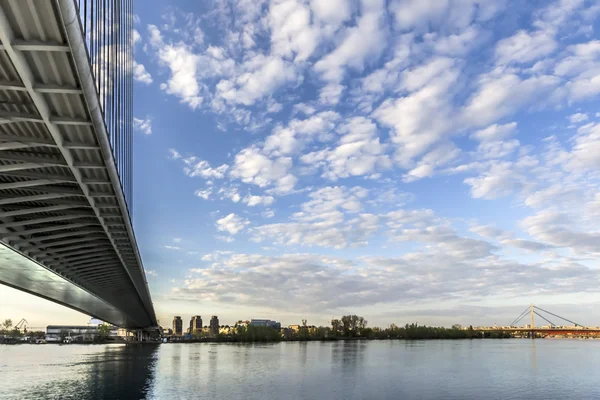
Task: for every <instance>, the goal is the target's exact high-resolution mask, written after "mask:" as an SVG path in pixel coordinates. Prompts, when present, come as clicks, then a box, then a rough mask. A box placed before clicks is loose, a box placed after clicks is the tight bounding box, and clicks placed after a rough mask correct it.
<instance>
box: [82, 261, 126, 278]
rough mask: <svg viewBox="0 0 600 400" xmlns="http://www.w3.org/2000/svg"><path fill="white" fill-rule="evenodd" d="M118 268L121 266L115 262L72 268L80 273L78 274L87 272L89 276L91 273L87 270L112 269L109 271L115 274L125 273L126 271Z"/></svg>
mask: <svg viewBox="0 0 600 400" xmlns="http://www.w3.org/2000/svg"><path fill="white" fill-rule="evenodd" d="M120 268H121V265H119V264H117V263H115V264H106V263H104V264H101V265H96V266H93V267H83V268H77V269H74V270H73V272H75V273H80V274H82V276H84V274H87V275H88V276H91V274H89V272H94V271H105V270H112V271H110V272H112V273H113V274H115V275H116V274H119V275H126V272H125V271H123V270H122V269H120ZM96 275H97V274H96Z"/></svg>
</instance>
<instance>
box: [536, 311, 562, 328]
mask: <svg viewBox="0 0 600 400" xmlns="http://www.w3.org/2000/svg"><path fill="white" fill-rule="evenodd" d="M533 313H534V314H535V315H537V316H538V317H540V318H541V319H543V320H544V321H546V322H547V323H549V324H550V326H556V324H555V323H554V322H552V321H550V320H549V319H547V318H546V317H544V316H543V315H542V314H540V313H538V312H537V311H534V312H533Z"/></svg>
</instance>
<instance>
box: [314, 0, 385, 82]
mask: <svg viewBox="0 0 600 400" xmlns="http://www.w3.org/2000/svg"><path fill="white" fill-rule="evenodd" d="M384 9H385V5H384V2H383V1H382V0H363V1H362V2H361V12H362V13H361V16H360V17H359V18H358V20H357V23H356V26H354V27H351V28H348V29H347V30H346V34H345V37H344V39H343V40H342V41H341V43H340V45H339V46H338V47H337V48H336V49H335V50H333V51H332V52H331V53H329V54H328V55H326V56H325V57H323V58H321V59H320V60H319V61H318V62H317V63H315V65H314V68H315V71H316V72H318V73H319V74H321V76H322V77H323V78H324V79H325V80H328V81H332V82H339V81H341V80H342V79H343V77H344V72H345V68H346V67H351V68H353V69H355V70H359V71H362V69H363V68H364V66H365V62H366V61H367V60H370V61H373V60H374V59H376V58H378V57H379V55H380V54H381V52H382V51H383V49H384V47H385V42H386V32H385V28H384V24H383V16H384Z"/></svg>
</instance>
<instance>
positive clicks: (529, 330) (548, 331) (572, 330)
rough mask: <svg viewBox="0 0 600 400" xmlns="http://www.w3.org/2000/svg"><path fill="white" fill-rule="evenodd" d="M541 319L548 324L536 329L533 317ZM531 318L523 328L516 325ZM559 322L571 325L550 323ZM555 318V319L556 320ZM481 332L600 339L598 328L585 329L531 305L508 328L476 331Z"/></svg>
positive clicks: (599, 329)
mask: <svg viewBox="0 0 600 400" xmlns="http://www.w3.org/2000/svg"><path fill="white" fill-rule="evenodd" d="M536 315H537V316H538V317H539V318H541V319H543V320H544V321H545V322H547V323H548V325H546V326H541V327H536V326H535V316H536ZM528 316H529V317H530V318H531V324H529V325H526V326H524V327H519V326H517V324H518V323H519V322H520V321H522V320H523V319H524V318H525V317H528ZM550 318H552V320H557V319H558V320H560V321H564V322H568V323H569V324H571V325H568V326H564V325H563V326H560V325H557V324H555V323H554V322H552V320H550ZM556 318H557V319H556ZM477 330H478V331H481V332H511V333H526V334H530V335H531V336H533V337H535V336H542V337H544V336H598V337H600V328H591V327H586V326H583V325H581V324H578V323H577V322H574V321H572V320H570V319H567V318H564V317H561V316H560V315H557V314H555V313H552V312H550V311H547V310H544V309H543V308H540V307H537V306H535V305H533V304H531V305H530V306H529V307H527V308H526V309H525V310H524V311H523V312H522V313H521V314H520V315H519V316H518V317H517V318H516V319H515V320H514V321H512V322H511V323H510V324H509V325H508V326H501V327H489V328H480V329H477Z"/></svg>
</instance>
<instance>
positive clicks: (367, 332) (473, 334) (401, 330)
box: [172, 324, 513, 343]
mask: <svg viewBox="0 0 600 400" xmlns="http://www.w3.org/2000/svg"><path fill="white" fill-rule="evenodd" d="M233 332H234V333H230V334H227V335H222V334H217V335H215V336H213V337H202V336H192V337H191V338H184V337H173V338H174V340H172V341H174V342H181V343H200V342H224V343H264V342H303V341H336V340H388V339H397V340H439V339H484V338H499V339H500V338H504V339H506V338H512V337H513V335H512V334H510V333H509V332H485V333H484V332H481V331H476V330H474V329H473V328H472V327H470V328H469V329H461V328H459V327H458V326H454V327H452V328H444V327H431V326H425V325H417V324H410V325H409V324H406V325H405V326H403V327H398V326H396V325H394V324H392V325H391V326H390V327H389V328H383V329H382V328H367V327H366V326H365V327H362V328H357V329H351V328H348V329H343V328H342V329H332V328H330V327H323V326H319V327H313V326H300V327H299V328H298V331H292V330H291V329H284V332H283V333H280V332H278V331H277V330H275V329H273V328H270V327H265V326H252V325H248V326H241V327H236V329H234V330H233ZM173 338H172V339H173Z"/></svg>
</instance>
